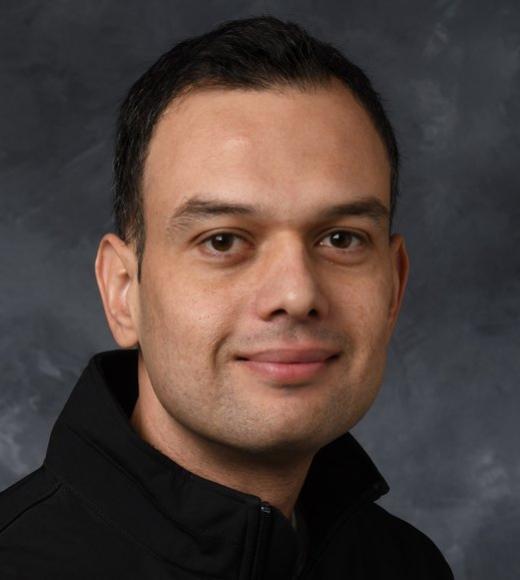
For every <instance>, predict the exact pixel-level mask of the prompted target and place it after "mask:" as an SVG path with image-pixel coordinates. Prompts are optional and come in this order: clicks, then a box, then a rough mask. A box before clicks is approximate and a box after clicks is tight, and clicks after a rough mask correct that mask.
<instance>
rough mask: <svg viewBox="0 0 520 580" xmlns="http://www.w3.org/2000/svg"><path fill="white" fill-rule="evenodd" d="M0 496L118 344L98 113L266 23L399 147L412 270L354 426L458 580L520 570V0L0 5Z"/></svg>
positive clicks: (109, 115)
mask: <svg viewBox="0 0 520 580" xmlns="http://www.w3.org/2000/svg"><path fill="white" fill-rule="evenodd" d="M0 11H1V13H0V66H1V75H0V78H1V87H0V127H1V145H0V147H1V151H0V192H1V212H0V226H1V232H0V239H1V260H0V285H1V286H0V300H1V302H0V316H1V328H2V332H1V335H0V372H1V377H2V382H1V387H0V388H1V390H0V489H3V488H4V487H7V486H8V485H10V484H11V483H13V482H14V481H16V480H18V479H19V478H21V477H22V476H24V475H26V474H27V473H29V472H30V471H32V470H34V469H36V468H37V467H38V466H39V465H40V464H41V461H42V459H43V456H44V453H45V450H46V446H47V442H48V436H49V433H50V430H51V427H52V425H53V423H54V421H55V419H56V417H57V415H58V413H59V412H60V410H61V408H62V406H63V404H64V402H65V400H66V398H67V396H68V394H69V392H70V391H71V389H72V387H73V385H74V383H75V380H76V378H77V377H78V375H79V373H80V371H81V369H82V368H83V366H84V365H85V364H86V362H87V360H88V358H89V357H90V356H91V355H92V354H93V353H95V352H97V351H99V350H103V349H107V348H114V347H115V346H116V345H115V343H114V342H113V340H112V338H111V335H110V334H109V332H108V330H107V328H106V325H105V320H104V315H103V312H102V308H101V302H100V299H99V298H98V292H97V288H96V285H95V279H94V275H93V261H94V256H95V252H96V248H97V243H98V240H99V238H100V237H101V235H102V234H103V233H104V232H105V231H107V230H109V229H111V220H110V178H111V147H112V135H113V121H114V117H115V111H116V107H117V104H118V102H119V101H120V99H121V97H122V95H123V94H124V92H125V90H126V89H127V88H128V87H129V85H130V83H131V82H132V81H133V80H134V79H135V78H136V77H137V76H138V75H140V74H141V73H142V72H143V71H144V69H145V68H146V67H148V66H149V65H150V64H151V63H152V62H153V61H154V60H155V59H156V58H157V57H158V55H159V54H160V53H162V52H163V51H165V50H166V49H167V48H169V47H170V46H171V45H172V44H173V43H174V42H177V41H179V40H180V39H182V38H183V37H185V36H188V35H192V34H199V33H202V32H204V31H205V30H207V29H208V27H210V26H212V25H214V24H216V23H217V22H219V21H220V20H222V19H228V18H238V17H243V16H251V15H257V14H259V13H261V12H269V13H272V14H274V15H277V16H280V17H283V18H290V19H294V20H296V21H298V22H300V23H301V24H303V25H304V26H306V27H307V28H308V29H309V30H310V31H311V32H313V33H314V34H316V35H317V36H318V37H320V38H323V39H326V40H329V41H332V42H334V43H336V44H337V45H338V46H339V47H340V48H342V49H343V50H344V51H345V52H346V54H347V55H348V56H350V57H351V58H352V59H353V60H354V61H355V62H357V63H358V64H360V65H361V66H362V67H364V68H365V69H366V71H367V73H368V74H369V76H371V78H372V79H373V81H374V84H375V86H376V89H378V90H379V91H380V92H381V93H382V94H383V96H384V98H385V102H386V104H387V108H388V111H389V114H390V116H391V119H392V120H393V122H394V124H395V126H396V129H397V133H398V136H399V139H400V142H401V146H402V151H403V154H404V163H405V164H404V170H403V180H402V196H401V198H400V204H399V210H398V213H397V221H396V226H397V228H396V229H397V230H398V231H400V232H402V233H403V234H404V235H405V237H406V239H407V247H408V250H409V252H410V257H411V266H412V271H411V276H410V281H409V286H408V291H407V296H406V298H405V302H404V306H403V310H402V313H401V318H400V321H399V323H398V326H397V329H396V334H395V337H394V340H393V344H392V347H391V350H390V353H389V364H388V369H387V376H386V381H385V384H384V387H383V390H382V393H381V395H380V397H379V399H378V400H377V402H376V404H375V406H374V407H373V409H372V410H371V411H370V412H369V414H368V415H367V416H366V417H365V418H364V419H363V421H362V422H361V423H360V425H359V426H357V427H356V428H355V429H354V430H353V432H354V434H355V435H356V436H357V437H358V439H359V440H360V442H361V443H362V444H363V445H364V446H365V448H366V449H367V451H369V453H370V454H371V455H372V457H373V458H374V460H375V462H376V464H377V465H378V466H379V467H380V469H381V471H382V472H383V474H384V475H385V476H386V478H387V479H388V481H389V484H390V486H391V488H392V491H391V492H390V494H389V495H388V496H387V497H386V498H385V499H383V500H382V502H381V503H382V504H383V505H384V506H386V507H388V508H389V509H390V510H391V511H393V512H394V513H395V514H397V515H400V516H401V517H403V518H405V519H407V520H408V521H410V522H411V523H413V524H414V525H416V526H417V527H418V528H420V529H422V530H424V531H425V532H426V533H427V534H428V535H429V536H430V537H431V538H432V539H433V540H434V541H435V542H436V543H437V545H438V546H439V547H440V548H441V550H442V551H443V553H444V554H445V555H446V558H447V559H448V561H449V562H450V564H451V566H452V568H453V570H454V572H455V575H456V578H457V579H458V580H469V579H471V580H496V579H513V578H515V579H518V578H520V549H519V548H520V460H519V456H518V444H519V441H520V437H519V436H518V435H519V428H518V424H519V421H518V416H519V403H520V390H519V386H520V385H519V376H520V353H519V351H520V338H519V332H518V327H519V323H520V320H519V313H520V307H519V297H520V258H519V254H520V251H519V244H520V234H519V224H520V211H519V208H520V198H519V184H520V177H519V166H520V164H519V156H518V153H519V136H518V125H519V123H520V108H519V103H520V91H519V66H520V3H519V2H517V1H516V0H509V1H507V0H502V1H498V2H497V1H495V2H489V1H472V2H462V1H437V2H433V1H427V0H423V1H414V2H411V1H408V2H404V1H395V0H394V1H392V2H378V1H374V0H373V1H363V2H361V1H359V2H339V1H336V2H334V1H323V0H321V1H320V2H311V1H310V0H308V1H299V2H296V1H289V0H284V1H280V0H278V1H277V2H253V1H249V2H233V1H229V0H226V1H225V2H224V1H213V2H202V3H200V2H199V3H196V2H178V1H171V2H166V1H159V0H154V1H150V0H149V1H146V2H145V1H141V2H139V1H136V0H131V1H130V0H125V1H124V2H122V1H119V2H117V1H115V0H112V1H97V2H70V1H65V0H53V1H52V2H34V1H28V0H24V1H20V0H16V1H5V0H2V2H1V8H0Z"/></svg>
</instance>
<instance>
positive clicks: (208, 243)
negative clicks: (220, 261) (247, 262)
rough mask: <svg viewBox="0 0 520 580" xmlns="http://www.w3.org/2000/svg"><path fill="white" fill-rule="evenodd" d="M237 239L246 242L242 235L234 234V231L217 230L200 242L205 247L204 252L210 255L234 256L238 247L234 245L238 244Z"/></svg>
mask: <svg viewBox="0 0 520 580" xmlns="http://www.w3.org/2000/svg"><path fill="white" fill-rule="evenodd" d="M236 240H239V241H242V242H245V240H244V238H242V236H239V235H237V234H234V233H233V232H217V233H216V234H212V235H211V236H208V237H207V238H205V239H204V240H202V241H201V242H200V244H201V245H202V246H203V248H205V250H204V252H205V253H206V254H208V255H209V256H215V257H217V258H218V257H222V258H226V257H232V256H233V255H234V254H235V253H236V252H237V251H239V250H238V249H236V248H235V250H233V247H234V246H236V245H237V244H236Z"/></svg>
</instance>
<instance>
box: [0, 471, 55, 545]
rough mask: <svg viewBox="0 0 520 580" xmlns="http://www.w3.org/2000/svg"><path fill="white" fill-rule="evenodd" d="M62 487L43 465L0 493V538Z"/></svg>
mask: <svg viewBox="0 0 520 580" xmlns="http://www.w3.org/2000/svg"><path fill="white" fill-rule="evenodd" d="M60 487H61V483H60V482H59V481H58V480H57V479H55V478H54V477H53V476H52V475H51V474H50V473H49V472H48V470H47V469H46V468H45V467H44V466H43V465H42V466H41V467H39V468H38V469H36V470H35V471H32V472H31V473H29V474H28V475H26V476H25V477H23V478H22V479H20V480H19V481H17V482H15V483H13V484H12V485H11V486H10V487H8V488H6V489H4V490H3V491H2V492H1V493H0V537H1V535H2V534H3V533H4V532H5V531H6V530H7V529H8V528H9V527H10V525H11V524H14V522H15V521H16V520H17V519H18V518H20V517H21V516H22V515H23V514H25V513H27V512H30V511H31V509H33V508H35V507H36V506H37V505H38V504H40V503H41V502H45V501H46V500H48V499H49V498H51V497H52V496H53V495H54V494H55V493H56V492H57V491H58V490H59V488H60Z"/></svg>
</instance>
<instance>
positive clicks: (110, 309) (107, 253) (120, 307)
mask: <svg viewBox="0 0 520 580" xmlns="http://www.w3.org/2000/svg"><path fill="white" fill-rule="evenodd" d="M95 274H96V280H97V285H98V288H99V292H100V294H101V300H102V302H103V308H104V311H105V316H106V318H107V322H108V326H109V327H110V330H111V332H112V336H113V337H114V340H115V341H116V342H117V344H118V345H119V346H120V347H122V348H131V347H134V346H136V345H137V344H138V333H137V308H136V304H134V302H135V292H134V291H132V290H134V288H135V285H136V283H137V279H136V275H137V272H136V268H135V256H134V253H133V251H132V249H131V248H130V247H129V246H128V245H127V244H125V242H123V240H121V238H119V237H118V236H116V235H115V234H105V235H104V236H103V238H102V239H101V241H100V243H99V247H98V251H97V256H96V262H95Z"/></svg>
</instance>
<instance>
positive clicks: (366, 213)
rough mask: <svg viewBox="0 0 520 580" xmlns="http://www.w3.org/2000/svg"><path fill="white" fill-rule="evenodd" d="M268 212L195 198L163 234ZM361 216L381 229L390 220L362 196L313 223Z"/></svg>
mask: <svg viewBox="0 0 520 580" xmlns="http://www.w3.org/2000/svg"><path fill="white" fill-rule="evenodd" d="M265 213H267V212H266V211H262V208H261V206H254V205H250V204H243V203H232V202H225V201H221V200H218V199H214V198H211V197H204V196H201V195H196V196H194V197H192V198H190V199H189V200H187V201H186V202H184V203H183V204H181V205H180V206H179V207H178V208H177V209H176V210H175V212H174V213H173V214H172V215H171V216H170V218H169V220H168V224H167V228H166V231H167V233H168V234H170V235H172V234H174V233H175V232H176V231H182V230H185V229H188V228H189V227H190V226H192V225H193V224H194V223H197V222H199V221H202V220H206V219H210V218H212V217H214V216H220V215H243V216H250V217H255V216H260V215H262V214H265ZM349 216H362V217H367V218H369V219H370V220H372V221H373V222H374V223H375V224H376V225H377V226H379V227H381V228H383V226H384V223H385V222H386V221H387V220H388V219H389V218H390V211H389V210H388V208H387V207H386V206H385V205H384V204H383V203H382V202H381V201H380V200H379V199H378V198H377V197H373V196H369V197H363V198H360V199H356V200H354V201H349V202H345V203H339V204H335V205H331V206H329V207H326V208H324V209H322V210H321V211H319V212H318V214H317V215H316V216H315V219H316V220H323V221H326V220H331V219H335V218H340V217H349Z"/></svg>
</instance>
